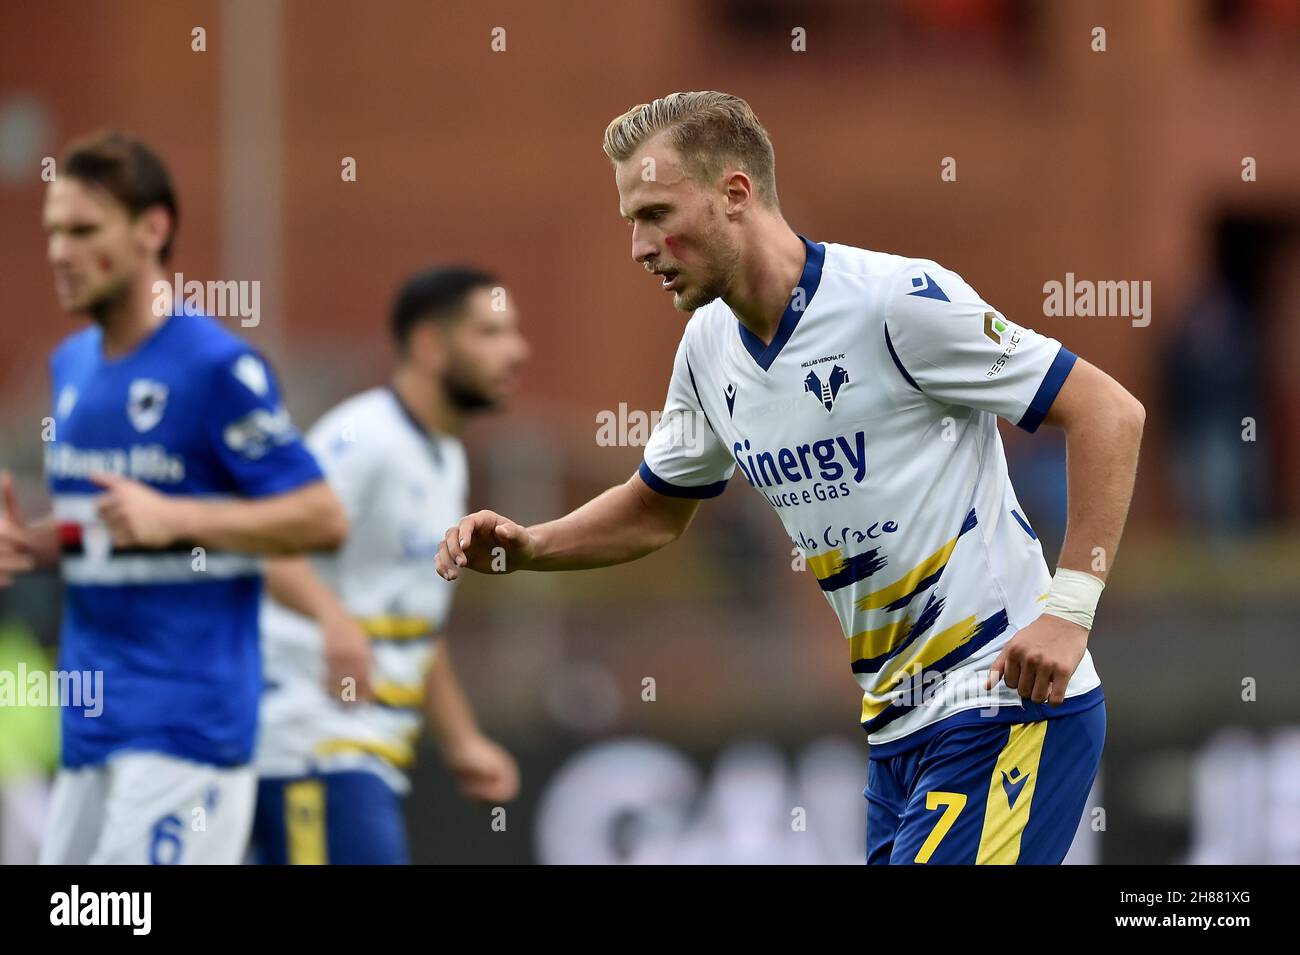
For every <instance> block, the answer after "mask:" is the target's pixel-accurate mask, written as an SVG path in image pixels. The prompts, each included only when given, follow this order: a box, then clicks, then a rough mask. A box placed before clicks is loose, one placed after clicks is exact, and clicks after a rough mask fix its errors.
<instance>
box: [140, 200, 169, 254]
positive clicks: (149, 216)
mask: <svg viewBox="0 0 1300 955" xmlns="http://www.w3.org/2000/svg"><path fill="white" fill-rule="evenodd" d="M134 227H135V234H136V237H137V239H138V240H139V242H140V245H141V246H142V247H143V248H144V249H145V250H146V251H147V252H152V253H153V254H154V255H160V254H161V253H162V249H163V246H165V245H166V244H167V237H168V236H169V235H171V230H172V217H171V213H169V212H168V211H167V210H166V209H164V208H163V207H162V206H150V207H149V208H148V209H145V210H144V211H143V212H141V213H140V214H139V215H138V216H136V217H135V222H134Z"/></svg>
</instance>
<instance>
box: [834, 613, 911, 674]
mask: <svg viewBox="0 0 1300 955" xmlns="http://www.w3.org/2000/svg"><path fill="white" fill-rule="evenodd" d="M913 622H914V621H913V620H912V619H911V618H910V617H903V618H901V619H899V620H895V621H894V622H893V623H891V624H887V625H885V626H883V627H877V628H876V629H874V630H863V631H862V632H861V633H855V634H853V636H851V637H849V662H850V663H857V662H858V661H859V660H874V659H875V658H876V657H881V656H884V655H885V654H886V653H888V652H889V651H890V650H892V649H894V647H896V646H898V645H899V644H900V643H902V642H903V638H904V637H905V636H907V632H908V631H909V630H911V629H912V624H913Z"/></svg>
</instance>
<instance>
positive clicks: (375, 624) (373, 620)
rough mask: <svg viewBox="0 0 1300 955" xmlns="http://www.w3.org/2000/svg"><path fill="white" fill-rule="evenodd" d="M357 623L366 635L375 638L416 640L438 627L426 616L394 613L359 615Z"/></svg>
mask: <svg viewBox="0 0 1300 955" xmlns="http://www.w3.org/2000/svg"><path fill="white" fill-rule="evenodd" d="M357 623H358V624H359V625H360V626H361V629H362V630H364V631H365V632H366V634H367V635H368V636H371V637H374V638H375V639H376V640H418V639H419V638H420V637H427V636H429V635H430V634H431V633H433V632H434V631H435V630H437V629H438V628H437V625H436V624H435V623H434V622H433V621H432V620H430V619H429V618H428V617H402V616H397V615H394V614H376V615H375V616H373V617H361V618H359V619H358V620H357Z"/></svg>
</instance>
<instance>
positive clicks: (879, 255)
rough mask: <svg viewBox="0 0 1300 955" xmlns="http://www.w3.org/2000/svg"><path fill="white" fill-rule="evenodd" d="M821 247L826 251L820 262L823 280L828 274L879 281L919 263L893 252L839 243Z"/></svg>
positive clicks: (830, 243) (825, 244)
mask: <svg viewBox="0 0 1300 955" xmlns="http://www.w3.org/2000/svg"><path fill="white" fill-rule="evenodd" d="M822 247H823V248H824V249H825V250H826V254H825V257H824V258H823V260H822V276H823V278H825V277H826V276H827V275H828V274H829V275H833V276H834V275H842V276H846V277H856V278H862V279H870V280H875V281H881V280H884V279H888V278H890V277H892V276H894V275H895V274H897V273H898V271H899V270H901V269H903V268H905V267H906V265H907V264H908V263H909V262H913V261H919V260H915V259H909V258H908V257H907V256H904V255H899V254H897V253H894V252H878V251H875V250H873V249H862V248H859V247H858V246H855V245H845V244H843V243H840V242H823V243H822Z"/></svg>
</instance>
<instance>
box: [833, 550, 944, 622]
mask: <svg viewBox="0 0 1300 955" xmlns="http://www.w3.org/2000/svg"><path fill="white" fill-rule="evenodd" d="M956 546H957V538H955V537H954V538H953V539H952V540H950V541H948V543H946V544H944V545H943V546H942V547H940V548H939V549H938V550H937V551H935V552H934V553H933V554H931V555H930V556H929V557H927V558H926V559H925V560H923V561H921V562H920V563H919V564H917V565H916V566H915V567H913V568H912V569H911V570H909V571H908V572H907V573H906V574H904V575H903V578H902V580H899V581H898V582H897V583H893V584H890V585H889V586H888V587H884V588H882V589H880V590H877V591H873V592H872V593H869V594H867V595H866V596H865V597H860V598H859V599H858V601H857V603H855V604H854V607H856V608H857V609H858V610H879V609H880V608H881V607H888V606H889V605H890V604H892V603H893V602H894V601H896V600H901V599H902V598H903V597H906V596H907V595H908V594H910V593H911V592H912V591H914V590H915V589H916V585H917V584H919V583H920V582H921V581H923V580H925V578H927V577H930V576H933V575H934V574H937V573H938V572H939V571H941V570H943V568H944V567H945V566H947V564H948V558H949V557H951V556H952V551H953V548H955V547H956ZM832 553H833V552H832ZM825 556H826V557H829V556H831V555H830V554H826V555H825ZM808 563H809V565H810V566H811V564H812V561H811V560H810V561H809V562H808Z"/></svg>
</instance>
